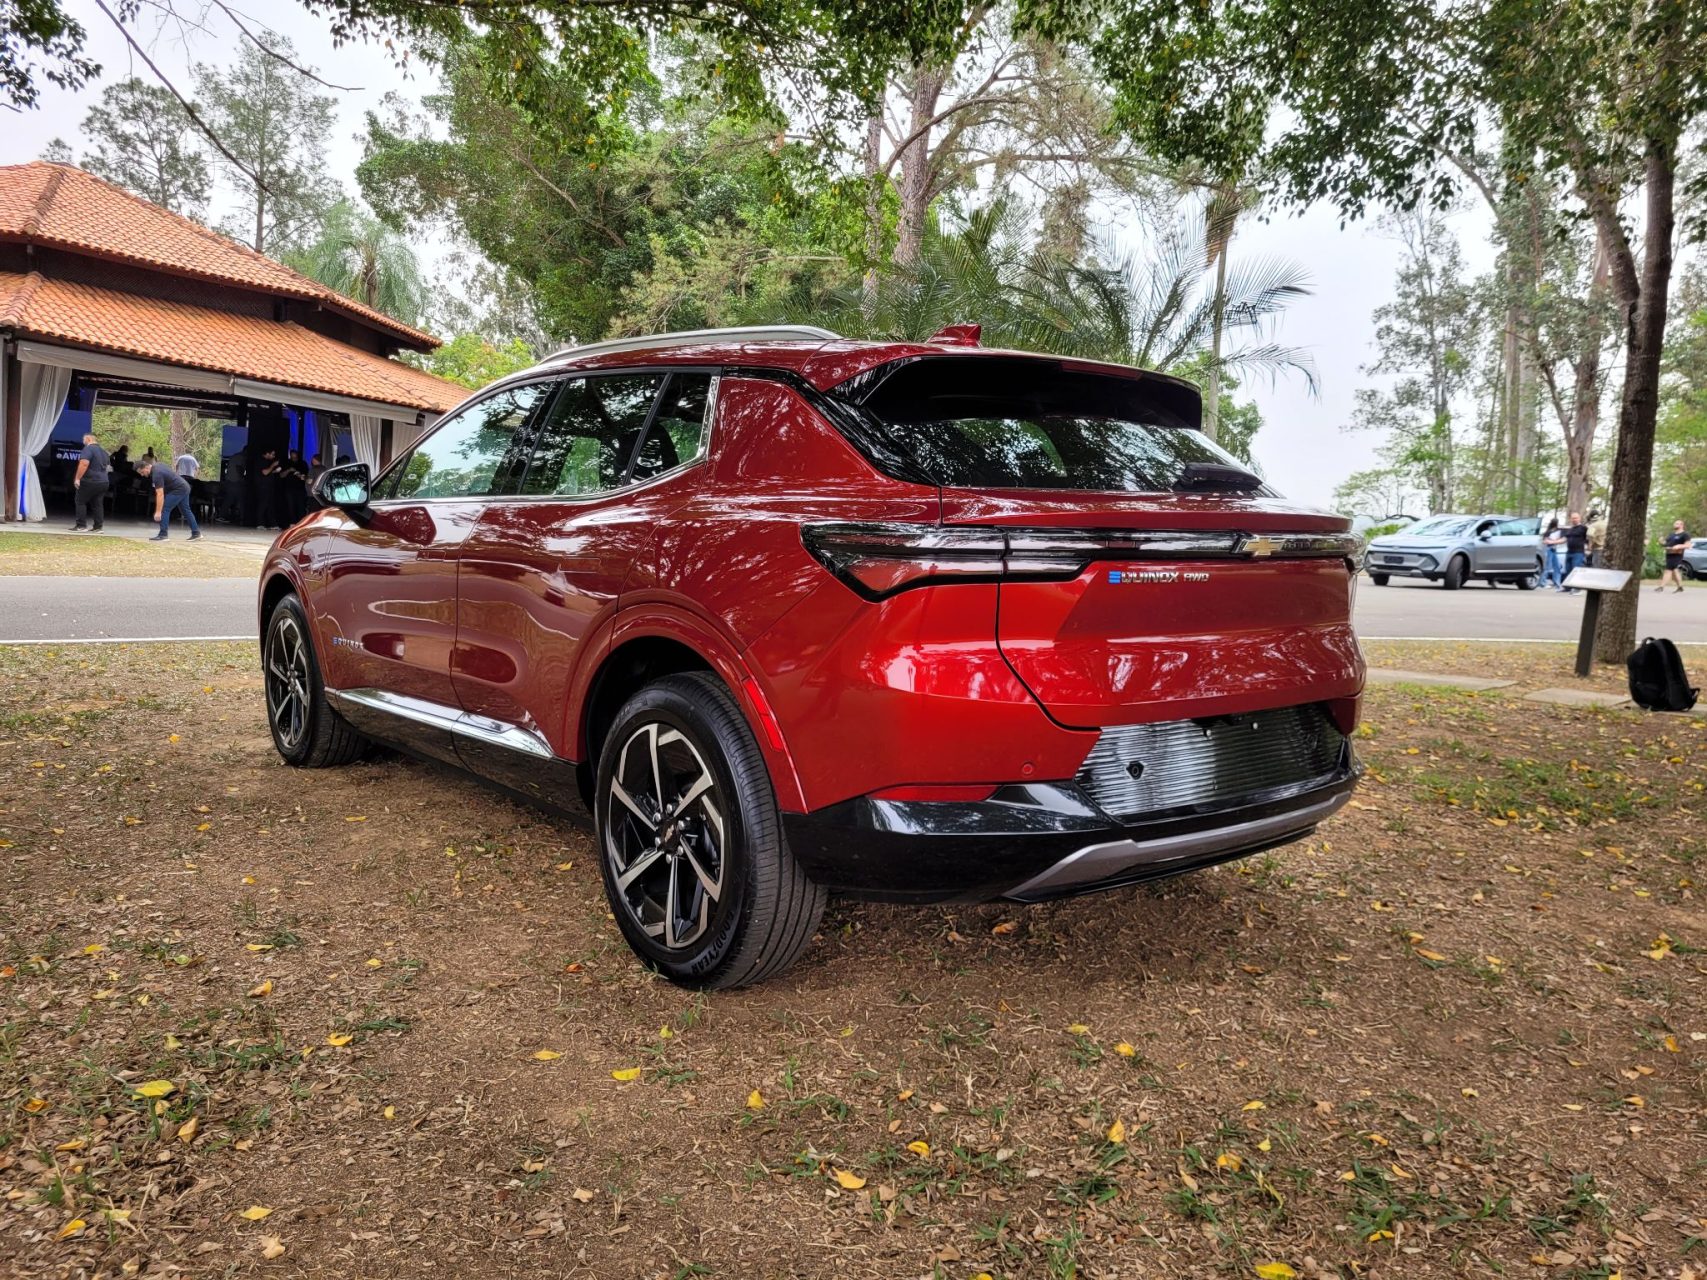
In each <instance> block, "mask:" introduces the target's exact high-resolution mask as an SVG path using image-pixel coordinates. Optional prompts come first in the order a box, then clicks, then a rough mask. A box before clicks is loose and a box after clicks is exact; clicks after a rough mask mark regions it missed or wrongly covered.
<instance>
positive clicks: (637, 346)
mask: <svg viewBox="0 0 1707 1280" xmlns="http://www.w3.org/2000/svg"><path fill="white" fill-rule="evenodd" d="M841 336H842V335H841V334H839V333H831V332H830V331H829V330H828V329H820V328H818V327H817V326H816V325H810V324H771V325H751V326H748V327H746V328H738V329H687V330H683V331H682V332H680V333H653V334H648V335H646V336H645V337H639V338H609V339H607V340H606V341H604V342H589V343H587V344H586V345H585V346H579V347H563V348H561V349H560V350H557V351H553V352H552V353H551V354H550V355H549V356H547V357H546V358H545V360H544V361H542V363H544V364H556V363H558V362H559V361H566V360H578V359H580V358H581V357H582V356H590V355H605V354H607V353H609V352H615V351H644V350H651V349H653V348H656V347H689V346H694V345H696V344H698V343H701V342H834V341H836V340H837V339H838V338H840V337H841Z"/></svg>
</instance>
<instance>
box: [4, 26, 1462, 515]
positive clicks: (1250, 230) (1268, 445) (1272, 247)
mask: <svg viewBox="0 0 1707 1280" xmlns="http://www.w3.org/2000/svg"><path fill="white" fill-rule="evenodd" d="M68 8H69V9H70V10H71V12H72V13H73V14H75V15H76V16H77V17H78V18H79V20H80V21H82V23H83V25H84V27H85V29H86V30H87V31H88V33H89V52H90V55H91V56H92V57H93V58H94V59H95V60H96V61H98V62H99V63H100V64H101V66H102V74H101V77H100V80H99V81H98V82H97V83H95V84H93V85H91V86H89V87H86V88H84V89H82V90H80V91H76V92H68V91H65V90H62V89H58V88H56V87H54V86H53V85H49V84H46V83H43V85H42V96H41V103H40V106H39V107H38V108H37V109H36V110H33V111H28V112H23V113H20V114H19V115H18V116H16V117H15V118H14V119H13V120H12V121H11V122H10V124H11V127H10V128H8V129H6V130H5V131H4V134H3V136H0V163H3V164H16V163H20V162H22V161H27V160H33V159H35V158H37V157H38V156H39V155H40V154H41V152H42V150H43V149H44V148H45V147H46V146H47V144H48V143H49V141H51V140H52V139H53V138H56V137H58V138H63V139H64V140H65V141H66V142H68V143H69V144H70V145H71V147H72V149H73V151H74V152H76V153H78V154H81V152H82V150H83V143H82V140H81V138H80V136H79V125H80V123H81V121H82V119H83V115H84V113H85V111H87V109H88V107H89V106H90V105H91V104H92V103H93V102H94V101H95V100H96V99H98V98H99V96H100V90H101V87H102V85H103V84H105V83H110V82H112V81H115V80H120V79H123V78H124V77H125V76H127V75H129V74H132V73H133V72H134V73H135V74H139V75H142V76H144V77H147V76H148V69H147V67H146V66H144V65H142V63H141V62H140V61H139V60H138V59H137V58H136V56H135V55H134V54H133V53H132V51H131V50H130V49H129V48H128V47H127V46H126V44H125V42H124V40H123V38H122V37H121V36H120V35H119V34H118V32H116V31H115V30H114V29H113V27H112V25H111V24H110V23H109V22H108V20H107V18H106V17H105V15H104V14H102V13H101V11H100V10H99V9H97V8H96V7H95V6H94V4H92V3H90V2H89V0H69V2H68ZM188 11H189V10H188V9H186V12H188ZM145 12H146V11H145ZM265 19H266V21H267V22H268V23H269V24H270V25H271V26H273V28H274V29H275V30H278V31H280V32H282V33H283V34H285V35H286V36H288V37H289V38H290V39H291V41H292V42H293V43H294V44H295V45H296V48H297V51H298V53H299V55H300V57H301V59H302V61H304V62H305V63H307V64H308V65H310V66H312V67H314V68H315V69H316V70H317V72H318V73H319V74H320V75H321V76H322V77H324V78H325V79H326V80H328V81H331V82H332V83H334V84H338V85H342V86H351V88H349V89H348V90H347V91H343V92H339V93H336V94H335V95H334V97H335V98H336V100H337V103H338V110H339V124H338V127H337V128H336V129H335V130H334V131H333V134H332V136H330V137H328V138H327V139H325V147H326V156H327V164H328V168H329V169H330V171H331V173H332V174H333V175H334V176H335V177H336V178H337V179H338V180H339V181H341V182H342V183H343V184H344V185H345V187H346V188H347V189H349V190H351V191H352V192H353V191H354V189H355V180H354V171H355V166H356V163H357V161H358V160H359V159H360V158H361V147H360V144H359V142H358V141H357V135H358V134H359V133H360V131H361V126H362V120H363V115H364V113H365V112H367V111H370V110H375V109H377V108H378V106H379V103H380V100H381V98H382V97H383V96H384V95H385V94H386V93H387V92H388V91H396V92H398V93H401V94H404V95H406V96H411V97H416V96H419V95H420V94H421V93H423V92H427V91H430V90H431V88H432V87H433V81H432V72H431V70H430V69H428V68H415V69H414V71H413V73H411V72H409V71H405V70H403V69H401V68H399V67H398V66H396V65H395V64H394V63H393V62H392V61H391V59H390V58H389V57H388V56H387V55H386V54H385V52H384V51H383V50H382V49H380V48H378V47H377V46H369V45H364V44H354V45H346V46H344V47H343V48H336V47H334V46H333V44H332V41H331V39H330V37H329V36H328V34H327V32H326V29H325V26H324V24H323V23H320V22H318V21H316V20H315V19H314V18H312V17H311V16H310V15H309V14H308V13H307V12H306V11H304V10H302V9H300V8H297V7H295V6H294V5H291V4H289V3H284V4H279V5H275V6H272V7H270V8H268V9H267V10H266V11H265ZM138 37H139V39H141V40H142V42H143V43H144V45H145V47H147V48H148V49H149V53H150V56H151V57H152V58H153V59H154V60H155V61H156V62H157V63H158V64H159V65H160V67H161V69H162V70H163V71H165V73H166V74H167V75H168V76H171V77H173V78H174V79H175V80H176V81H178V82H179V84H180V87H183V88H186V89H187V88H188V87H189V83H190V80H189V76H188V74H187V68H188V66H189V65H190V63H192V62H198V61H200V62H211V63H215V64H223V63H226V62H228V61H230V60H231V58H232V57H233V56H234V53H235V41H236V39H237V36H236V34H235V32H234V30H233V29H232V28H231V27H230V26H229V25H228V24H226V23H224V22H223V21H222V20H221V19H220V18H219V17H218V15H217V14H215V15H213V16H211V17H210V18H209V20H208V29H207V33H206V34H200V35H192V36H191V37H190V39H189V40H187V41H186V39H185V38H184V33H183V32H182V31H181V30H178V29H173V30H167V31H160V32H151V31H150V29H149V28H148V27H147V26H146V25H144V26H143V27H141V28H139V29H138ZM1455 221H1456V222H1457V223H1458V229H1459V233H1460V238H1461V239H1462V241H1463V245H1464V250H1465V259H1466V266H1467V267H1468V268H1469V269H1470V270H1471V271H1472V272H1476V271H1481V270H1485V269H1486V268H1487V267H1488V266H1489V265H1490V264H1491V259H1492V253H1491V250H1490V249H1489V248H1488V241H1487V235H1486V222H1485V219H1483V218H1481V217H1480V216H1479V215H1478V214H1477V212H1476V211H1474V210H1472V211H1469V212H1467V213H1466V214H1464V215H1460V216H1459V217H1458V218H1456V219H1455ZM420 247H421V248H422V249H423V250H425V255H424V256H426V257H428V258H429V260H430V258H431V257H432V255H433V253H434V252H436V251H437V247H438V246H437V245H436V244H429V243H423V244H422V245H421V246H420ZM1233 253H1234V258H1235V260H1237V258H1238V257H1239V256H1240V255H1245V254H1249V255H1252V256H1255V255H1281V256H1285V257H1288V258H1291V259H1293V260H1295V261H1297V262H1299V263H1301V264H1303V266H1304V268H1305V270H1306V271H1307V272H1308V274H1309V276H1310V278H1311V283H1312V292H1311V294H1310V296H1308V297H1307V298H1304V299H1302V300H1299V301H1297V302H1294V303H1293V304H1292V305H1291V306H1289V307H1288V309H1287V311H1286V313H1285V315H1284V317H1283V319H1282V321H1281V323H1280V324H1279V326H1278V328H1277V329H1276V330H1275V332H1274V334H1273V335H1272V336H1273V339H1274V340H1275V341H1278V342H1282V343H1285V344H1287V345H1289V346H1296V347H1302V348H1304V349H1305V350H1306V351H1308V352H1309V353H1310V356H1311V358H1312V359H1313V360H1314V362H1315V365H1316V372H1317V377H1318V383H1319V386H1318V390H1317V392H1316V393H1315V394H1312V393H1311V392H1310V390H1309V388H1308V387H1307V386H1306V385H1305V382H1304V379H1303V378H1302V377H1299V376H1296V375H1294V376H1291V377H1286V378H1282V379H1280V380H1278V381H1277V382H1275V383H1273V384H1272V385H1271V384H1269V383H1268V382H1266V381H1264V380H1263V379H1260V378H1259V379H1256V380H1254V381H1251V382H1250V383H1248V384H1247V385H1246V386H1245V387H1243V388H1241V393H1242V394H1246V395H1249V396H1250V397H1251V398H1253V399H1255V401H1256V402H1257V405H1258V407H1259V408H1260V409H1261V411H1262V416H1263V428H1262V431H1261V432H1260V433H1259V434H1258V436H1257V437H1256V440H1255V443H1254V446H1253V448H1254V452H1255V455H1256V458H1257V461H1258V463H1259V464H1260V465H1261V467H1262V470H1263V473H1264V475H1265V476H1266V477H1267V479H1268V481H1269V483H1270V484H1272V485H1273V486H1274V487H1275V488H1277V489H1278V490H1279V491H1280V492H1281V493H1283V494H1285V495H1286V496H1287V497H1289V498H1292V499H1295V500H1298V501H1302V502H1306V503H1311V504H1315V505H1318V506H1327V505H1328V504H1329V503H1330V502H1331V500H1332V497H1333V491H1334V487H1335V486H1336V485H1337V484H1339V483H1340V482H1341V481H1343V480H1344V479H1345V478H1346V477H1347V476H1348V475H1350V474H1351V473H1352V472H1353V471H1356V470H1360V469H1362V468H1365V467H1368V466H1370V465H1372V464H1373V462H1374V461H1375V450H1376V447H1377V446H1378V445H1379V443H1380V441H1379V440H1378V439H1377V438H1374V437H1372V436H1370V435H1368V434H1366V433H1362V432H1351V433H1348V432H1346V431H1345V430H1343V428H1344V426H1345V424H1346V423H1347V422H1349V421H1350V420H1351V415H1352V407H1353V393H1354V392H1355V391H1356V390H1357V389H1358V388H1359V387H1360V386H1366V385H1370V383H1371V381H1372V380H1371V379H1370V378H1368V377H1366V376H1365V375H1363V374H1362V372H1361V368H1362V366H1363V365H1365V364H1367V363H1368V362H1369V361H1370V360H1372V359H1373V358H1374V352H1373V346H1372V344H1373V341H1374V336H1375V325H1374V319H1373V313H1374V311H1375V309H1376V308H1377V307H1379V306H1381V305H1382V304H1383V303H1384V302H1386V301H1388V300H1389V298H1390V296H1391V291H1392V284H1393V278H1394V275H1395V272H1396V270H1397V267H1398V262H1399V247H1398V245H1397V244H1396V243H1395V242H1394V241H1393V240H1392V239H1391V238H1390V237H1388V236H1387V235H1385V234H1384V233H1383V232H1382V231H1381V230H1380V228H1379V227H1378V226H1377V225H1375V224H1374V223H1373V222H1366V223H1358V224H1352V225H1351V226H1349V227H1342V225H1341V221H1340V217H1339V215H1338V214H1337V212H1335V211H1334V210H1333V209H1332V208H1329V207H1327V206H1316V207H1312V208H1310V209H1307V210H1304V211H1302V212H1293V211H1283V210H1271V211H1270V212H1269V215H1268V218H1267V220H1266V221H1262V222H1249V223H1247V224H1246V225H1244V226H1243V227H1242V228H1241V230H1240V231H1239V233H1238V235H1237V237H1236V238H1235V240H1234V243H1233ZM790 319H794V320H799V321H808V320H810V319H811V317H806V316H799V317H790ZM1375 514H1379V513H1375Z"/></svg>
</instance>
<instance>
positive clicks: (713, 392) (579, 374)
mask: <svg viewBox="0 0 1707 1280" xmlns="http://www.w3.org/2000/svg"><path fill="white" fill-rule="evenodd" d="M636 374H662V375H663V377H662V378H661V379H660V380H659V383H658V390H657V391H656V392H655V393H654V394H653V397H652V404H651V406H650V407H649V408H648V409H647V411H646V424H645V426H644V427H642V428H641V432H640V438H639V439H638V440H636V441H635V444H634V449H633V450H632V451H631V452H630V454H629V458H628V462H627V464H626V465H625V466H624V467H623V471H622V482H621V483H620V484H618V485H617V486H616V487H615V488H612V489H601V490H599V491H598V492H597V493H495V494H492V495H491V496H490V497H488V498H486V499H484V500H485V501H487V502H577V503H579V502H600V501H603V500H604V499H606V498H609V497H612V496H613V495H615V494H624V493H634V492H638V491H639V490H641V489H644V488H646V487H647V486H649V485H652V484H655V483H657V482H658V481H660V480H665V479H668V478H670V477H673V476H676V475H679V474H680V473H681V472H683V471H686V470H687V469H688V468H689V467H697V466H699V465H700V464H701V463H703V462H705V461H706V460H707V459H709V458H710V457H711V433H712V431H713V429H714V425H715V420H716V417H717V400H718V395H717V392H718V385H719V383H720V381H721V380H722V377H723V374H724V367H723V366H722V365H679V364H670V365H626V366H623V367H621V368H601V369H560V370H557V371H555V372H553V373H552V375H551V377H552V379H553V380H554V381H555V382H556V383H557V386H556V388H555V389H554V390H553V393H552V394H551V395H550V396H549V397H547V399H546V400H545V402H544V405H543V407H542V408H541V410H540V411H539V412H538V413H536V414H535V415H534V416H533V418H532V419H530V421H529V423H528V425H527V450H526V454H527V464H526V465H525V466H524V467H523V468H522V470H521V474H520V476H519V477H518V479H517V481H516V485H517V487H518V488H519V487H520V486H521V485H522V484H525V483H526V481H527V473H528V470H529V468H531V467H532V465H533V447H534V445H535V443H537V435H538V431H539V427H540V425H541V424H542V423H543V422H544V421H545V419H546V415H547V414H549V412H550V411H551V409H552V408H553V407H554V406H555V405H556V404H557V398H558V396H560V395H562V394H563V389H564V388H565V387H567V386H568V385H569V383H571V382H575V381H581V380H584V379H588V378H598V377H624V376H627V377H633V376H634V375H636ZM676 374H705V375H707V376H708V378H709V380H710V386H709V387H708V388H707V390H706V394H705V421H704V422H703V423H702V424H700V429H699V449H698V451H697V452H695V453H694V455H693V456H692V457H691V458H688V459H686V460H684V461H682V462H678V463H676V465H675V466H673V467H671V468H670V469H669V470H668V471H660V472H659V473H658V474H657V475H655V476H647V477H646V479H644V480H640V481H636V480H635V479H634V467H635V464H636V463H637V462H638V461H639V459H640V450H641V448H642V447H643V446H644V445H645V443H646V437H647V435H648V434H650V432H651V430H652V426H653V424H654V423H655V422H656V421H657V419H658V408H659V406H660V405H662V404H663V402H664V393H665V392H666V391H668V390H669V386H670V383H671V381H673V379H674V376H675V375H676ZM519 434H520V433H518V435H519Z"/></svg>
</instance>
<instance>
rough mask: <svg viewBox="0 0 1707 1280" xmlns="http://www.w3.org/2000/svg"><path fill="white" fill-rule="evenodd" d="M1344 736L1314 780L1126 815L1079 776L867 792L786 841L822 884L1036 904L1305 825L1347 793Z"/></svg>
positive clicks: (1254, 848)
mask: <svg viewBox="0 0 1707 1280" xmlns="http://www.w3.org/2000/svg"><path fill="white" fill-rule="evenodd" d="M1359 772H1360V770H1359V767H1358V765H1357V762H1356V758H1355V756H1354V755H1353V753H1352V750H1351V746H1350V744H1349V743H1348V744H1346V745H1345V747H1344V749H1343V751H1342V753H1341V755H1340V759H1339V762H1338V764H1337V765H1336V766H1335V768H1334V769H1333V771H1332V772H1331V773H1329V774H1327V775H1325V776H1323V777H1319V778H1316V779H1313V780H1311V781H1310V782H1309V783H1306V784H1302V785H1299V786H1293V787H1282V788H1276V789H1274V790H1271V791H1268V792H1258V793H1254V794H1251V795H1247V796H1243V797H1240V798H1239V800H1238V801H1237V802H1236V803H1233V804H1230V805H1223V806H1220V807H1215V808H1184V809H1175V810H1170V811H1167V812H1159V813H1156V814H1152V815H1145V817H1144V818H1142V819H1141V820H1137V821H1131V820H1128V821H1121V820H1118V819H1116V818H1113V817H1111V816H1110V815H1109V814H1108V813H1106V812H1104V811H1103V810H1102V809H1100V808H1098V807H1097V805H1096V804H1095V803H1094V802H1092V800H1091V799H1090V797H1089V796H1088V795H1087V794H1086V792H1085V791H1084V790H1083V789H1082V788H1081V787H1080V786H1079V785H1078V784H1077V783H1072V782H1068V783H1034V784H1027V785H1018V786H1010V787H1004V788H1002V789H1001V790H1000V791H998V792H997V793H996V795H995V796H993V797H992V798H991V799H989V800H986V801H981V802H979V803H976V804H969V803H956V804H946V803H918V802H912V801H894V800H874V799H872V798H870V797H862V798H860V799H857V800H850V801H847V802H845V803H843V804H839V805H833V806H831V807H830V808H828V809H823V810H819V811H817V812H815V813H809V814H784V815H783V823H784V826H785V828H786V830H787V833H788V841H789V846H790V848H791V849H792V851H793V853H794V856H795V857H796V858H797V859H798V860H799V861H800V863H801V865H802V867H803V868H804V869H805V870H806V872H807V874H808V875H810V876H811V877H812V878H813V879H814V880H815V881H817V882H818V883H819V884H821V885H823V886H825V887H826V888H829V889H833V890H836V891H838V892H843V893H849V894H852V895H855V896H858V897H864V898H872V899H877V900H883V901H912V902H946V901H988V900H990V899H994V898H1011V899H1016V900H1019V901H1023V902H1035V901H1040V900H1042V899H1046V898H1056V897H1065V896H1068V895H1072V894H1080V893H1089V892H1093V891H1095V890H1099V889H1109V888H1114V887H1116V886H1119V885H1126V884H1135V883H1137V882H1139V881H1141V880H1153V879H1159V878H1161V877H1163V876H1172V875H1179V874H1181V873H1182V872H1186V871H1192V870H1196V869H1197V868H1199V867H1206V866H1211V865H1214V864H1215V863H1218V862H1227V861H1230V860H1231V859H1234V858H1242V857H1246V856H1248V855H1250V854H1253V853H1260V852H1262V851H1263V850H1264V849H1272V848H1274V847H1275V846H1276V845H1281V844H1286V843H1289V842H1290V841H1293V840H1297V839H1299V838H1301V837H1303V836H1306V835H1308V834H1309V833H1310V832H1311V831H1313V830H1314V829H1315V827H1316V824H1317V823H1319V822H1321V821H1322V820H1323V819H1325V818H1327V817H1328V816H1329V815H1331V814H1332V813H1334V812H1335V811H1336V810H1337V809H1339V808H1340V806H1341V805H1343V804H1344V803H1345V802H1346V801H1347V800H1348V799H1350V797H1351V793H1352V789H1353V788H1354V787H1355V786H1356V785H1357V777H1358V774H1359Z"/></svg>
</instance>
